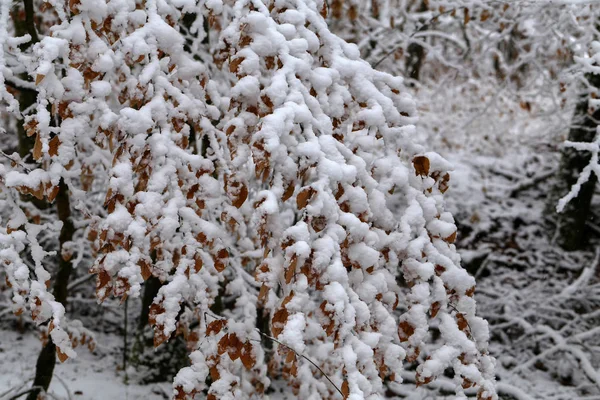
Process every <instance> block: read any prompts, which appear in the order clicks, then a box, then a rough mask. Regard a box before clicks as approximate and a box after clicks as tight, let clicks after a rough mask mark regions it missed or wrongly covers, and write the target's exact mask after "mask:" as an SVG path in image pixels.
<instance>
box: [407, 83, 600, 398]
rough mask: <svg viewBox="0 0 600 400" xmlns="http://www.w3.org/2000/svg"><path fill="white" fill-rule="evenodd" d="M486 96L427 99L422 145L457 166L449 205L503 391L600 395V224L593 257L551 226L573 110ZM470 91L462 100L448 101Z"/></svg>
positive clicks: (422, 95) (421, 94)
mask: <svg viewBox="0 0 600 400" xmlns="http://www.w3.org/2000/svg"><path fill="white" fill-rule="evenodd" d="M457 92H460V93H457ZM485 93H486V91H485V89H481V88H475V89H473V91H472V92H470V94H469V95H466V96H465V90H464V88H461V89H457V88H456V87H454V88H445V89H444V88H443V86H440V87H438V88H436V90H429V91H428V90H426V89H424V88H419V89H418V90H416V97H417V103H418V104H419V103H420V104H425V106H422V107H421V108H420V116H421V119H420V128H421V129H420V132H421V134H422V140H424V141H426V142H427V143H429V144H430V145H433V147H434V148H435V150H436V151H438V152H439V153H440V154H442V155H443V156H444V157H446V158H447V159H448V160H450V161H451V162H452V163H453V164H454V171H453V172H452V174H451V179H450V189H449V190H448V192H447V196H446V197H447V201H448V208H449V210H451V212H452V213H453V215H454V217H455V219H456V221H457V225H458V227H459V235H458V240H457V247H458V249H459V251H460V253H461V256H462V265H463V266H464V267H465V268H466V269H467V270H468V271H469V272H470V273H472V274H474V275H475V277H476V279H477V290H476V299H477V303H478V305H479V307H480V308H479V309H480V310H481V313H482V316H484V317H485V318H486V319H487V320H488V322H489V323H490V332H491V343H490V351H491V354H492V355H494V356H495V357H496V359H497V367H496V373H497V377H498V391H499V395H500V396H501V398H505V399H511V400H512V399H518V400H520V399H531V398H536V399H580V398H581V399H583V398H585V399H592V398H600V397H599V395H600V391H599V388H600V374H598V372H597V369H598V367H599V364H600V354H599V350H600V347H599V344H600V343H599V341H598V334H597V333H598V328H597V326H598V322H599V317H600V313H599V312H598V311H597V310H598V306H599V305H600V285H599V284H598V279H597V272H596V265H597V261H598V260H597V256H596V255H595V254H594V250H593V249H594V248H595V247H597V246H598V240H597V238H594V236H597V234H598V229H597V227H596V226H595V225H594V223H593V221H590V223H589V230H590V231H589V236H590V237H591V243H590V246H589V247H588V250H587V251H580V252H570V253H569V252H564V251H562V250H560V249H559V247H558V246H557V245H555V244H554V242H553V233H552V231H551V228H549V227H548V226H547V224H545V223H544V220H545V219H546V217H548V209H549V208H548V204H549V201H550V200H549V198H548V196H549V193H550V192H551V188H552V186H553V179H554V176H555V168H556V165H558V158H559V153H558V151H557V149H558V143H560V141H562V140H564V136H565V135H566V133H567V132H568V121H569V120H570V114H571V109H570V107H569V106H567V107H565V108H563V109H554V111H555V112H554V113H549V112H548V110H549V109H552V107H553V106H552V104H548V103H544V101H543V100H539V99H537V100H538V101H539V102H532V103H529V104H528V105H526V106H525V105H524V104H523V103H522V101H520V100H519V99H518V98H516V97H511V96H509V95H506V96H503V95H502V93H500V94H498V95H494V94H493V92H492V91H491V90H490V91H488V92H487V95H486V94H485ZM459 94H462V95H463V96H462V98H463V99H464V102H463V103H462V104H460V105H457V103H456V102H453V101H449V99H451V98H455V97H456V96H458V95H459ZM479 96H481V97H479ZM432 98H433V99H436V101H430V100H429V101H428V99H432ZM419 99H420V100H421V101H419ZM597 201H598V199H597V198H596V207H597ZM593 209H594V207H593ZM420 398H424V397H420Z"/></svg>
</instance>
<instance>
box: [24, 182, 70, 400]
mask: <svg viewBox="0 0 600 400" xmlns="http://www.w3.org/2000/svg"><path fill="white" fill-rule="evenodd" d="M55 201H56V211H57V214H58V218H59V219H60V220H61V221H62V223H63V226H62V228H61V230H60V236H59V243H60V247H59V251H58V272H57V273H56V276H55V278H54V286H53V293H54V299H55V300H56V301H58V302H59V303H61V304H62V305H63V306H66V304H67V285H68V283H69V278H70V276H71V272H72V271H73V265H72V264H71V261H66V260H64V259H63V258H62V256H61V250H62V248H63V246H64V244H65V243H66V242H69V241H71V240H72V239H73V233H74V232H75V227H74V226H73V222H72V221H71V205H70V203H69V189H68V187H67V185H66V184H65V183H64V181H62V180H61V181H60V184H59V190H58V195H57V196H56V200H55ZM55 365H56V346H55V345H54V343H53V342H52V339H51V338H48V342H47V343H46V345H45V346H44V347H43V348H42V351H41V352H40V355H39V356H38V359H37V363H36V366H35V378H34V380H33V390H32V391H31V392H29V395H28V396H27V400H36V399H37V397H38V395H39V394H40V392H42V391H44V392H45V391H47V390H48V387H49V386H50V382H51V380H52V374H53V372H54V366H55Z"/></svg>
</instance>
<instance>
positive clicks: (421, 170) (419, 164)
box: [413, 156, 430, 176]
mask: <svg viewBox="0 0 600 400" xmlns="http://www.w3.org/2000/svg"><path fill="white" fill-rule="evenodd" d="M413 165H414V166H415V172H416V174H417V175H421V176H427V175H428V174H429V166H430V162H429V158H427V157H425V156H417V157H415V158H413Z"/></svg>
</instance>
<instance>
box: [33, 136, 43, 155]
mask: <svg viewBox="0 0 600 400" xmlns="http://www.w3.org/2000/svg"><path fill="white" fill-rule="evenodd" d="M33 158H34V159H35V160H36V161H38V160H39V159H40V158H42V140H41V139H40V134H39V133H38V134H37V135H35V144H34V145H33Z"/></svg>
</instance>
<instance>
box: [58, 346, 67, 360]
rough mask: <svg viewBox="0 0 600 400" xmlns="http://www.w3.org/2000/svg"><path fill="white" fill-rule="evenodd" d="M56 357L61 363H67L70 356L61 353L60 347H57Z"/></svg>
mask: <svg viewBox="0 0 600 400" xmlns="http://www.w3.org/2000/svg"><path fill="white" fill-rule="evenodd" d="M56 355H57V356H58V359H59V360H60V362H61V363H63V362H65V361H67V359H68V358H69V356H68V355H66V354H65V353H63V352H62V351H60V349H59V348H58V347H56Z"/></svg>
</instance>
